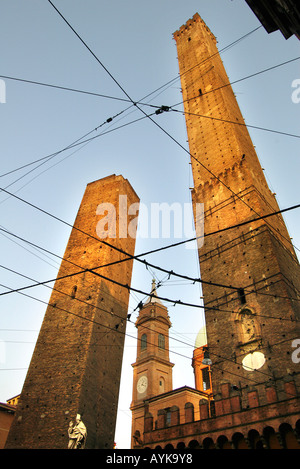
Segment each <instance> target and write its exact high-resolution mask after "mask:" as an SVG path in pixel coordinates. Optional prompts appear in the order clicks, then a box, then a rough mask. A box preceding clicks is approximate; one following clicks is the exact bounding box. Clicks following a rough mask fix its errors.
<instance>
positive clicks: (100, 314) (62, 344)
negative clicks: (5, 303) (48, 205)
mask: <svg viewBox="0 0 300 469" xmlns="http://www.w3.org/2000/svg"><path fill="white" fill-rule="evenodd" d="M138 203H139V199H138V196H137V195H136V193H135V192H134V190H133V189H132V187H131V185H130V184H129V182H128V181H127V180H126V179H124V178H123V177H122V176H115V175H113V176H109V177H107V178H104V179H100V180H98V181H95V182H93V183H90V184H88V185H87V187H86V190H85V194H84V196H83V199H82V202H81V205H80V208H79V211H78V214H77V217H76V220H75V223H74V226H73V228H72V231H71V234H70V238H69V242H68V245H67V248H66V251H65V254H64V258H63V261H62V263H61V266H60V269H59V272H58V275H57V279H56V282H55V284H54V287H53V291H52V294H51V297H50V301H49V305H48V307H47V310H46V313H45V317H44V320H43V323H42V326H41V330H40V333H39V336H38V340H37V343H36V346H35V349H34V353H33V356H32V359H31V363H30V366H29V369H28V373H27V376H26V379H25V382H24V386H23V389H22V393H21V397H20V400H19V404H18V408H17V411H16V415H15V419H14V421H13V425H12V427H11V430H10V433H9V435H8V439H7V443H6V448H13V449H15V448H26V449H66V448H67V447H68V426H69V422H70V421H71V420H72V421H73V423H75V418H76V415H77V414H80V415H81V418H82V421H83V423H84V424H85V426H86V428H87V440H86V445H85V448H86V449H90V448H95V449H102V448H104V449H112V448H113V442H114V432H115V424H116V415H117V405H118V396H119V385H120V376H121V366H122V359H123V348H124V338H125V332H126V318H127V314H128V301H129V287H130V284H131V274H132V267H133V260H132V257H131V256H133V255H134V249H135V231H136V222H137V216H129V215H128V216H127V214H128V208H129V207H131V211H132V212H135V213H136V211H137V210H138ZM132 204H134V205H132ZM133 208H135V210H133ZM129 228H130V229H129ZM129 231H130V234H129V233H128V232H129ZM105 236H106V237H105ZM124 259H127V260H126V261H124V262H119V261H122V260H124ZM128 259H129V260H128ZM107 264H108V266H106V265H107ZM102 266H103V267H102ZM105 266H106V267H105ZM92 269H94V271H93V272H92ZM123 285H124V286H123Z"/></svg>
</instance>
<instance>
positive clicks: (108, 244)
mask: <svg viewBox="0 0 300 469" xmlns="http://www.w3.org/2000/svg"><path fill="white" fill-rule="evenodd" d="M0 190H3V191H4V192H5V193H7V194H9V195H11V196H12V197H14V198H16V199H17V200H19V201H21V202H23V203H25V204H27V205H29V206H30V207H33V208H35V209H36V210H39V211H41V212H42V213H44V214H46V215H48V216H50V217H51V218H54V219H56V220H58V221H59V222H61V223H63V224H65V225H67V226H69V227H71V228H73V229H75V230H76V231H78V232H80V233H82V234H84V235H86V236H88V237H90V238H92V239H94V240H96V241H98V242H100V243H103V244H104V245H106V246H109V247H110V248H112V249H114V250H116V251H118V252H119V253H121V254H124V255H125V256H127V258H125V259H120V260H118V261H115V262H112V263H109V264H107V265H105V266H98V267H94V268H93V269H89V270H90V272H93V271H94V270H95V269H99V268H101V267H107V266H111V265H113V264H119V263H121V262H125V261H127V260H137V261H138V262H140V263H142V264H144V265H145V266H146V267H147V266H149V267H151V268H154V269H156V270H160V271H162V272H165V273H166V274H168V275H169V276H171V275H173V276H177V277H180V278H183V279H185V280H190V281H193V282H200V283H206V284H208V285H211V286H219V287H222V288H229V289H233V290H239V288H240V287H235V286H232V285H223V284H219V283H215V282H210V281H204V280H201V279H196V278H192V277H189V276H186V275H181V274H177V273H176V272H174V271H172V270H171V271H169V270H167V269H163V268H162V267H159V266H157V265H154V264H152V263H150V262H148V261H146V260H145V259H143V260H142V259H140V257H141V256H145V255H148V254H152V253H154V252H158V251H161V250H163V249H167V248H168V247H173V246H174V245H176V246H177V245H178V244H179V243H174V244H172V245H169V246H167V247H163V248H157V249H153V250H152V251H148V252H147V253H142V254H139V255H131V254H129V253H127V252H126V251H124V250H123V249H120V248H118V247H116V246H114V245H113V244H110V243H108V242H107V241H104V240H103V239H100V238H96V237H95V236H93V235H91V234H89V233H86V232H85V231H83V230H81V229H80V228H78V227H75V226H74V225H71V224H70V223H68V222H66V221H64V220H62V219H61V218H59V217H57V216H55V215H53V214H51V213H50V212H48V211H46V210H43V209H41V208H40V207H38V206H36V205H34V204H32V203H31V202H28V201H26V200H25V199H22V198H21V197H19V196H17V195H15V194H13V193H11V192H9V191H7V190H6V189H3V188H0ZM298 207H300V204H299V205H298V206H294V207H290V208H288V209H285V210H284V211H288V210H291V209H294V208H298ZM280 212H282V211H280ZM276 214H277V213H273V212H272V213H270V214H268V215H265V216H262V217H259V218H258V219H262V218H266V217H268V216H273V215H276ZM258 219H252V220H248V221H246V222H243V223H241V224H238V225H235V226H233V227H227V228H224V229H222V230H218V231H217V232H212V233H208V234H207V235H206V236H209V235H212V234H215V233H219V232H221V231H225V230H229V229H232V228H236V227H237V226H243V225H245V224H248V223H253V222H254V221H256V220H258ZM0 231H3V232H5V233H6V234H10V235H12V236H14V237H16V238H18V239H20V240H23V241H25V242H28V243H29V244H31V245H33V246H36V247H38V248H40V247H39V246H37V245H35V244H34V243H31V242H30V241H27V240H24V239H23V238H21V237H18V236H17V235H14V234H13V233H11V232H9V231H6V230H3V229H2V228H0ZM193 239H197V238H193ZM188 241H191V239H189V240H186V241H182V242H180V244H183V243H184V242H188ZM42 249H43V250H45V249H44V248H42ZM45 251H46V252H47V250H45ZM48 253H50V254H53V253H51V252H50V251H48ZM58 257H59V256H58ZM69 262H70V261H69ZM79 273H82V272H78V274H79Z"/></svg>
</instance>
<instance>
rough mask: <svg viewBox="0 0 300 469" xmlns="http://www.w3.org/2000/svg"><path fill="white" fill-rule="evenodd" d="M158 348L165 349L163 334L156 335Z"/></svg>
mask: <svg viewBox="0 0 300 469" xmlns="http://www.w3.org/2000/svg"><path fill="white" fill-rule="evenodd" d="M158 348H160V349H162V350H164V349H165V336H164V335H163V334H158Z"/></svg>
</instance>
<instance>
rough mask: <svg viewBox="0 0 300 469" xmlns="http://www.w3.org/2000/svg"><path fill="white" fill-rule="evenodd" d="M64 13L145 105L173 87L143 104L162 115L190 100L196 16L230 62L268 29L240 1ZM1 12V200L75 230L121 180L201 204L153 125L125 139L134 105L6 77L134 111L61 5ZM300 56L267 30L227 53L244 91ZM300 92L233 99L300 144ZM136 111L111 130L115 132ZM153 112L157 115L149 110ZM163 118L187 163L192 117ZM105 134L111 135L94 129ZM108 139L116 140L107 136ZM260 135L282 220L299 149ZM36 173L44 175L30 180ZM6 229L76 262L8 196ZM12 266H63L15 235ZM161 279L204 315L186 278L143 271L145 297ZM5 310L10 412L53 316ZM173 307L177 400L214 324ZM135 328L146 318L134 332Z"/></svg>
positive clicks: (0, 358)
mask: <svg viewBox="0 0 300 469" xmlns="http://www.w3.org/2000/svg"><path fill="white" fill-rule="evenodd" d="M54 4H55V5H56V6H57V8H58V9H59V10H60V11H61V13H62V14H63V15H64V16H65V17H66V19H67V20H68V21H69V22H70V23H71V25H72V26H73V27H74V29H75V30H76V31H77V32H78V33H79V34H80V36H81V37H82V38H83V39H84V41H85V42H86V43H87V44H88V46H89V47H90V48H91V50H92V51H93V52H94V53H95V55H96V56H97V57H98V58H99V60H100V61H101V62H102V64H103V65H104V66H105V67H106V69H107V70H108V71H109V72H110V74H111V75H112V76H113V77H114V78H115V80H116V81H117V82H118V83H119V84H120V85H121V86H122V88H123V89H124V90H125V91H126V93H127V94H128V95H129V96H130V97H131V98H132V99H133V100H134V101H138V100H140V99H142V98H144V97H145V96H147V95H148V94H149V93H152V92H153V91H154V90H157V89H158V88H160V87H162V86H163V85H165V84H167V83H169V82H170V80H173V79H174V80H173V81H172V82H171V83H170V85H168V86H164V87H162V88H160V90H159V92H157V93H154V94H151V96H149V97H148V98H146V100H145V101H144V102H147V103H150V104H153V105H157V106H161V105H168V106H172V105H174V104H175V103H179V102H180V101H181V93H180V81H179V79H178V63H177V54H176V46H175V41H174V40H173V38H172V34H173V32H175V31H176V30H177V29H178V28H180V26H181V25H182V24H184V23H186V21H187V20H188V19H189V18H191V17H192V16H193V15H194V14H195V13H196V12H198V13H199V14H200V16H201V17H202V18H203V20H204V21H205V22H206V24H207V26H208V27H209V28H210V29H211V31H212V32H213V34H214V35H215V36H216V37H217V40H218V47H219V50H221V49H223V48H224V47H226V46H228V45H229V44H231V43H233V42H234V41H236V40H237V39H239V38H241V37H242V36H244V35H245V34H246V33H248V32H251V31H253V30H254V29H256V28H258V27H259V26H261V25H260V23H259V22H258V20H257V18H256V17H255V15H254V14H253V13H252V11H251V10H250V9H249V7H248V6H247V4H246V2H243V1H242V2H241V1H236V0H233V1H229V0H228V1H225V0H224V1H222V0H198V1H194V0H187V1H186V2H182V1H179V0H163V1H161V0H160V1H158V0H154V1H152V2H150V3H149V2H145V1H141V0H139V1H137V0H136V1H135V0H129V1H127V2H124V1H121V0H112V1H104V0H102V1H96V0H88V1H86V2H83V1H79V0H64V1H63V2H62V1H59V0H56V1H54ZM1 10H2V11H1V18H0V47H1V67H0V74H1V75H2V77H3V76H5V77H6V78H2V80H4V83H5V88H6V100H5V101H6V102H5V103H0V125H1V127H0V128H1V139H0V146H1V167H0V187H2V188H5V187H7V190H9V191H10V192H12V193H14V194H16V195H17V196H19V197H21V198H23V199H25V200H26V201H28V202H30V203H32V204H34V205H37V206H39V207H41V208H42V209H43V210H45V211H48V212H50V213H52V214H53V215H55V216H57V217H59V218H61V219H62V220H64V221H66V222H67V223H69V224H72V223H73V222H74V219H75V216H76V213H77V210H78V207H79V205H80V202H81V199H82V196H83V193H84V190H85V187H86V184H88V183H89V182H91V181H94V180H96V179H100V178H102V177H105V176H108V175H110V174H122V175H123V176H124V177H126V178H128V180H129V181H130V183H131V184H132V186H133V188H134V189H135V191H136V192H137V194H138V195H139V197H140V199H141V202H143V203H144V204H145V205H146V206H148V207H149V206H150V205H151V204H152V203H155V202H157V203H162V202H166V203H168V204H172V203H174V202H180V203H190V201H191V199H190V189H189V188H190V187H191V185H192V177H191V173H190V165H189V157H188V154H187V152H185V151H184V150H183V149H182V148H181V147H180V146H179V145H177V144H176V143H175V142H174V141H172V140H171V139H170V138H169V137H168V136H167V135H166V134H165V133H163V132H162V131H161V130H160V129H158V128H157V127H156V126H155V125H154V124H153V123H152V122H151V121H150V120H149V119H143V120H141V121H138V122H136V123H132V124H129V125H127V126H124V127H122V128H120V129H117V127H119V126H121V125H123V124H127V123H130V122H131V121H133V120H136V119H138V118H140V117H143V114H142V113H141V112H139V111H138V110H137V109H135V108H133V107H130V103H128V102H125V101H124V102H123V101H120V100H116V99H110V98H104V97H99V96H93V95H88V94H84V93H76V92H71V91H67V90H61V89H55V88H52V87H45V86H40V85H36V84H29V83H24V82H20V81H16V80H12V79H9V78H7V77H11V78H13V77H14V78H18V79H23V80H32V81H36V82H41V83H47V84H52V85H58V86H62V87H68V88H73V89H77V90H82V91H88V92H93V93H98V94H103V95H107V96H111V97H115V98H121V99H127V98H126V96H125V94H124V93H123V92H122V90H121V89H120V87H118V86H117V84H116V83H115V81H114V80H112V78H111V76H109V74H108V73H107V71H106V70H105V69H104V68H103V67H102V66H101V65H100V64H99V63H98V62H97V61H96V60H95V58H94V57H93V56H92V55H91V54H90V53H89V51H88V50H87V49H86V48H85V47H84V46H83V44H82V43H81V42H80V41H79V39H78V38H77V37H76V36H75V35H74V33H73V32H72V31H71V30H70V28H68V26H67V25H66V24H65V23H64V21H63V20H62V19H61V18H60V17H59V15H58V14H57V12H56V11H55V10H54V9H53V7H52V6H51V5H50V3H49V2H47V1H46V0H44V1H37V0H28V1H26V2H24V1H19V0H11V1H9V2H3V3H2V8H1ZM299 52H300V50H299V40H298V39H296V38H295V37H292V38H290V39H288V40H285V39H284V37H283V36H282V34H281V33H280V32H275V33H272V34H267V33H266V31H265V30H264V28H263V27H261V28H259V29H258V30H257V31H255V32H254V33H253V34H251V35H249V36H248V37H247V38H245V39H244V40H241V41H239V42H238V43H237V44H235V45H234V46H232V47H231V48H228V50H226V52H224V53H222V60H223V63H224V65H225V68H226V71H227V74H228V76H229V79H230V80H231V81H236V80H240V79H241V78H244V77H247V76H248V75H251V74H254V73H256V72H259V71H261V70H264V69H267V68H269V67H273V66H275V65H278V64H281V63H283V62H286V61H289V60H292V59H295V58H296V57H298V56H299V55H300V54H299ZM176 78H177V80H176ZM296 79H300V69H299V60H297V61H294V62H291V63H289V64H287V65H284V66H282V67H279V68H276V69H273V70H272V71H269V72H266V73H263V74H260V75H257V76H255V77H252V78H249V79H246V80H243V81H240V82H238V83H236V84H235V85H234V86H233V89H234V91H235V94H236V97H237V100H238V103H239V105H240V108H241V111H242V114H243V116H244V119H245V122H246V123H247V124H249V125H251V126H257V127H261V128H264V129H269V130H276V131H279V132H285V133H288V134H293V135H300V129H299V109H300V103H299V104H297V103H295V102H293V101H292V93H293V91H294V89H293V88H292V83H293V81H294V80H296ZM127 108H128V110H127V111H125V112H122V114H120V115H119V116H118V117H116V118H114V119H113V121H112V122H111V123H109V124H104V122H106V120H107V119H108V118H110V117H113V116H115V115H117V114H119V113H120V112H121V111H124V110H125V109H127ZM143 109H144V110H145V112H151V113H152V112H153V108H151V107H148V106H144V107H143ZM177 109H182V108H181V107H180V106H178V107H177ZM154 119H155V120H156V121H157V122H158V123H159V124H160V125H161V126H162V127H163V128H164V129H165V130H166V131H167V132H169V133H170V134H171V135H172V136H173V137H174V138H175V139H176V140H177V141H178V142H179V143H180V145H182V146H183V147H184V148H186V149H187V150H188V144H187V141H186V140H187V137H186V129H185V120H184V116H183V115H182V114H180V113H177V112H168V113H164V114H160V115H158V116H154ZM102 124H103V126H102V127H101V128H99V129H98V131H95V130H94V129H95V128H97V127H98V126H100V125H102ZM114 129H117V130H114ZM108 130H110V131H111V132H109V133H107V134H105V135H100V133H101V132H102V131H108ZM90 131H92V133H91V134H90V136H96V135H97V138H95V139H94V140H93V141H91V142H90V143H88V144H86V145H84V146H78V147H76V149H72V150H69V151H66V152H62V153H60V154H59V155H57V156H56V157H54V158H52V159H51V160H49V161H47V162H46V163H45V164H44V165H42V166H39V167H37V166H38V165H37V164H36V165H31V166H28V167H27V168H24V169H22V170H19V171H15V172H12V173H10V174H8V175H6V176H3V175H4V174H6V173H8V172H10V171H12V170H15V169H17V168H19V167H21V166H23V165H26V164H27V163H30V162H33V161H35V160H38V159H39V158H43V157H45V156H47V155H50V154H53V153H54V152H57V151H59V150H62V149H64V148H65V147H66V146H68V145H69V144H70V143H72V142H74V141H75V140H77V139H78V138H80V137H82V136H83V135H85V134H86V133H88V132H90ZM249 132H250V135H251V137H252V140H253V143H254V145H255V146H256V150H257V153H258V157H259V159H260V161H261V164H262V167H263V168H264V169H265V174H266V177H267V181H268V183H269V185H270V188H271V190H273V192H275V193H276V194H277V200H278V202H279V205H280V207H281V208H287V207H290V206H293V205H296V204H298V203H299V200H300V197H299V195H298V184H299V169H300V164H299V139H298V138H295V137H291V136H287V135H282V134H279V133H274V132H269V131H267V130H258V129H253V128H252V127H249ZM74 150H76V151H75V152H74ZM29 170H33V171H32V172H30V173H29V174H27V175H26V173H27V172H28V171H29ZM20 177H22V178H21V179H19V180H18V181H17V182H16V180H17V179H18V178H20ZM0 217H1V219H0V225H1V227H4V228H5V229H7V230H9V231H11V232H12V233H14V234H15V235H17V236H19V237H22V238H25V239H27V240H30V241H31V242H32V243H35V244H37V245H38V246H42V247H43V248H45V249H47V250H48V251H50V252H52V253H55V254H57V255H59V256H62V255H63V253H64V250H65V246H66V244H67V241H68V237H69V234H70V228H69V227H68V226H66V225H64V224H63V223H60V222H58V221H57V220H54V219H52V218H50V217H49V216H47V215H45V214H42V213H41V212H39V211H37V210H35V209H33V208H32V207H29V206H28V205H26V204H24V203H22V202H21V201H19V200H17V199H16V198H14V197H8V196H7V194H4V193H2V194H0ZM284 218H285V220H286V222H287V226H288V229H289V232H290V236H291V237H292V238H293V243H294V245H295V246H296V247H297V251H296V252H297V253H299V248H300V235H299V225H300V224H299V211H297V210H294V211H291V212H288V213H287V214H286V215H285V217H284ZM183 238H184V237H183ZM173 241H178V239H174V238H172V237H170V239H168V238H167V239H166V238H158V239H151V238H148V239H138V240H137V243H136V254H138V253H141V252H145V251H150V250H151V249H154V248H157V247H160V246H164V245H168V244H170V243H172V242H173ZM16 242H17V243H18V244H17V243H16ZM0 256H1V261H0V264H1V265H2V266H5V267H7V268H10V269H12V270H14V271H16V272H19V273H22V274H23V275H25V276H27V277H30V278H31V279H35V280H38V281H42V280H48V279H51V278H55V276H56V274H57V269H58V266H59V261H58V259H57V258H55V257H54V256H52V255H50V254H49V257H46V256H45V254H44V253H42V252H40V251H38V250H36V249H34V248H33V247H30V246H28V245H26V244H24V243H22V242H21V241H20V240H17V239H16V238H12V237H8V236H7V235H5V236H4V235H3V233H2V235H1V237H0ZM37 256H38V257H37ZM148 260H149V262H152V263H153V264H156V265H159V266H161V267H163V268H166V269H169V270H174V271H177V272H179V273H182V274H184V275H190V276H196V277H198V276H199V267H198V262H197V255H196V252H195V250H187V249H186V248H185V247H184V246H182V247H180V248H179V247H178V248H176V249H175V248H172V249H169V250H166V251H163V252H161V253H159V254H155V255H151V256H148ZM153 275H154V276H155V277H156V278H157V279H158V280H164V282H163V284H162V286H161V287H160V289H159V293H160V294H161V295H162V296H165V297H168V298H171V299H174V300H178V299H181V300H182V301H186V302H189V303H193V304H199V305H202V300H201V298H200V297H201V289H200V287H199V285H198V284H195V285H193V284H191V283H188V282H185V281H181V280H180V279H179V280H178V279H177V280H176V281H175V279H174V278H171V279H170V280H169V281H167V276H166V275H164V274H162V273H161V272H159V271H154V272H150V271H147V270H146V269H145V268H144V267H141V266H140V265H137V264H135V266H134V272H133V279H132V286H133V287H135V288H137V289H140V290H143V291H149V290H150V287H151V280H152V276H153ZM0 283H1V284H3V285H6V286H9V287H10V288H18V287H21V286H24V285H28V284H30V283H32V281H31V280H28V279H25V278H22V277H20V276H18V275H16V274H15V273H12V272H8V270H7V269H3V268H0ZM5 291H7V289H5V288H4V287H0V293H2V292H5ZM28 293H29V294H31V295H32V296H35V297H36V298H38V299H40V300H42V301H44V302H46V303H47V301H48V300H49V297H50V289H48V288H45V287H39V288H35V289H32V290H31V291H30V292H28ZM140 299H142V297H141V296H139V295H136V294H134V295H132V297H131V300H130V307H129V311H130V312H132V311H133V310H134V309H135V307H136V305H137V303H138V302H139V300H140ZM0 301H1V315H0V362H1V363H0V401H1V402H5V401H6V399H8V398H10V397H12V396H14V395H16V394H18V393H19V392H20V391H21V389H22V384H23V381H24V378H25V375H26V369H27V367H28V365H29V363H30V358H31V355H32V351H33V348H34V343H35V341H36V339H37V335H38V330H39V328H40V325H41V322H42V319H43V315H44V312H45V309H46V305H45V304H43V303H40V302H38V301H36V300H33V299H30V298H27V297H24V296H22V295H19V294H15V293H14V294H9V295H5V296H2V297H0ZM168 306H169V314H170V317H171V321H172V324H173V327H172V330H171V336H172V337H173V338H177V339H180V340H183V341H184V342H186V344H182V343H180V342H176V341H174V340H173V341H171V347H172V352H173V353H171V357H170V358H171V360H172V361H173V362H174V363H175V367H174V372H173V373H174V374H173V377H174V387H179V386H182V385H185V384H186V385H191V386H193V384H194V379H193V372H192V367H191V360H190V359H191V356H192V351H193V344H194V341H195V338H196V335H197V332H198V330H199V329H200V328H201V327H202V325H203V310H202V309H201V308H199V310H198V309H196V308H187V307H179V306H178V305H176V306H173V305H172V304H171V303H170V304H169V305H168ZM135 317H136V313H134V314H133V317H132V318H133V320H134V319H135ZM127 333H128V336H127V337H126V343H125V344H126V346H125V352H124V366H123V375H122V382H121V393H120V404H119V416H118V423H117V432H116V441H117V444H118V447H125V448H126V447H128V445H129V444H130V425H131V414H130V411H129V405H130V401H131V392H132V391H131V388H132V368H131V363H133V362H134V361H135V356H136V349H135V347H136V340H135V339H132V338H130V337H129V335H130V336H135V335H136V330H135V327H134V325H133V324H131V323H129V324H128V328H127Z"/></svg>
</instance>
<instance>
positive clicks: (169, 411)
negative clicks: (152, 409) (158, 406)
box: [165, 407, 171, 427]
mask: <svg viewBox="0 0 300 469" xmlns="http://www.w3.org/2000/svg"><path fill="white" fill-rule="evenodd" d="M165 411H166V427H169V426H170V425H171V409H170V408H169V407H168V408H167V409H165Z"/></svg>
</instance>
